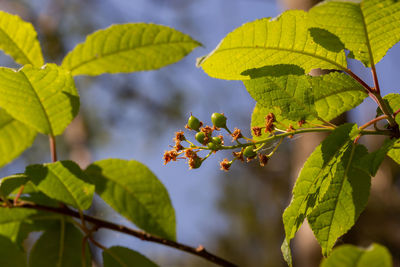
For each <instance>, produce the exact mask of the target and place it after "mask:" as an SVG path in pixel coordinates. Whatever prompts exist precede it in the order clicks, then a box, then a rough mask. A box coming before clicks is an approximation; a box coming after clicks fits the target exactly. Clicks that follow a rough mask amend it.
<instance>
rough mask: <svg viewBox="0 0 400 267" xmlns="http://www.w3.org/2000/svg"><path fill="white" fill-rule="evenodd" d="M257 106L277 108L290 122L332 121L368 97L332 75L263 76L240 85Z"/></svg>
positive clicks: (346, 80)
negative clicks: (243, 85) (320, 119)
mask: <svg viewBox="0 0 400 267" xmlns="http://www.w3.org/2000/svg"><path fill="white" fill-rule="evenodd" d="M244 84H245V86H246V88H247V90H248V91H249V93H250V95H251V96H252V97H253V98H254V99H255V100H256V101H257V104H258V105H260V106H262V107H264V108H267V109H271V110H272V109H274V108H278V109H279V110H280V113H281V115H282V117H284V118H285V119H288V120H292V121H300V120H305V121H310V120H313V119H318V118H322V119H324V120H325V121H329V120H332V119H334V118H336V117H337V116H339V115H340V114H342V113H343V112H345V111H348V110H350V109H352V108H354V107H356V106H358V105H359V104H360V103H361V102H362V101H363V100H364V99H365V98H366V97H367V96H368V95H367V94H366V93H365V91H364V89H363V87H362V86H360V85H359V84H358V83H357V82H355V81H354V80H353V79H352V78H350V77H349V76H348V75H346V74H343V73H338V72H332V73H329V74H326V75H321V76H317V77H313V76H308V75H300V76H299V75H286V76H280V77H274V76H264V77H261V78H257V79H251V80H246V81H244Z"/></svg>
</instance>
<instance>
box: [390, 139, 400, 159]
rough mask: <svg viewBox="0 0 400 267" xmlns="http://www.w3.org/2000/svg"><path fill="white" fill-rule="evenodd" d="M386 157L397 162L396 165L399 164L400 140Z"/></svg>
mask: <svg viewBox="0 0 400 267" xmlns="http://www.w3.org/2000/svg"><path fill="white" fill-rule="evenodd" d="M387 155H388V156H389V157H391V158H392V159H393V160H394V161H395V162H397V164H400V139H398V140H397V141H396V143H395V144H394V145H393V147H392V148H391V149H390V150H389V152H388V154H387Z"/></svg>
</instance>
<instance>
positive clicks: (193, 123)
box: [187, 115, 201, 132]
mask: <svg viewBox="0 0 400 267" xmlns="http://www.w3.org/2000/svg"><path fill="white" fill-rule="evenodd" d="M187 125H188V127H189V128H190V129H192V130H195V131H197V132H198V131H199V128H200V126H201V122H200V121H199V119H198V118H196V117H195V116H193V115H191V116H190V117H189V119H188V123H187Z"/></svg>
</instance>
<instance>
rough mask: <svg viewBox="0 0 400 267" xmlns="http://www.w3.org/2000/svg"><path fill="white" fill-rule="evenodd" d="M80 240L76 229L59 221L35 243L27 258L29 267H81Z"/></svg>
mask: <svg viewBox="0 0 400 267" xmlns="http://www.w3.org/2000/svg"><path fill="white" fill-rule="evenodd" d="M82 238H83V235H82V234H81V232H80V231H79V230H78V229H76V228H75V227H74V226H73V225H72V224H70V223H66V222H65V221H64V220H61V221H60V223H58V224H56V225H55V226H54V227H52V228H50V229H48V230H46V231H45V232H44V233H43V234H42V236H41V237H40V238H39V240H38V241H37V242H36V243H35V245H34V246H33V248H32V251H31V253H30V256H29V266H32V267H36V266H40V267H54V266H58V267H70V266H82ZM85 245H86V246H87V247H86V249H85V252H86V256H87V257H86V266H90V256H89V253H90V249H89V246H88V245H87V244H85Z"/></svg>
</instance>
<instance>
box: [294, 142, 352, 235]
mask: <svg viewBox="0 0 400 267" xmlns="http://www.w3.org/2000/svg"><path fill="white" fill-rule="evenodd" d="M346 144H347V142H344V143H343V144H342V145H341V146H340V147H339V148H338V149H337V150H336V151H335V153H332V156H330V157H329V160H328V161H326V163H325V164H324V165H323V166H322V168H321V169H320V171H319V172H318V174H317V175H316V177H315V179H314V180H313V181H312V183H311V186H310V187H309V188H308V190H307V193H306V194H303V195H302V196H305V197H304V198H303V200H302V201H301V203H300V207H301V206H302V205H303V203H304V202H305V201H306V200H307V196H308V194H309V193H310V191H311V190H312V188H314V187H313V186H314V185H315V183H316V182H317V181H318V180H319V179H320V175H321V173H323V172H324V170H325V167H326V166H327V165H329V163H331V162H332V160H333V159H334V158H335V156H336V155H337V153H338V152H339V151H340V150H342V149H343V147H344V146H345V145H346ZM293 197H294V195H293ZM291 217H295V218H297V217H298V216H291ZM292 228H293V226H292Z"/></svg>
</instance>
